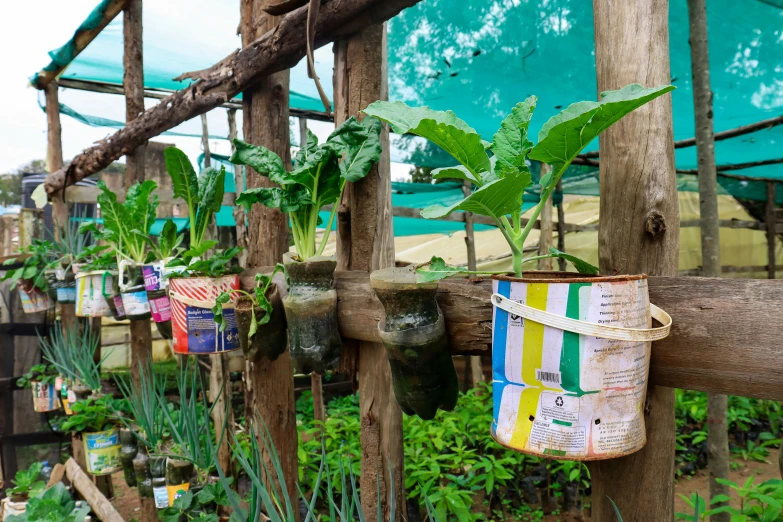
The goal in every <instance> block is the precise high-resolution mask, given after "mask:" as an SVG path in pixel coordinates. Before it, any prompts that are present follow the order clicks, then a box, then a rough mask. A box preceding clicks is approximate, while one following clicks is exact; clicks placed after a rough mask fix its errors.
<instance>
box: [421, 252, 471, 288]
mask: <svg viewBox="0 0 783 522" xmlns="http://www.w3.org/2000/svg"><path fill="white" fill-rule="evenodd" d="M467 272H468V269H467V268H466V267H464V266H451V265H447V264H446V262H445V261H444V260H443V258H441V257H438V256H432V259H431V260H430V262H429V264H427V265H426V266H423V267H420V268H417V269H416V282H417V283H431V282H433V281H440V280H441V279H445V278H447V277H452V276H456V275H460V274H465V273H467Z"/></svg>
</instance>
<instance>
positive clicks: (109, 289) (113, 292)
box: [101, 273, 125, 321]
mask: <svg viewBox="0 0 783 522" xmlns="http://www.w3.org/2000/svg"><path fill="white" fill-rule="evenodd" d="M101 293H102V294H103V299H104V300H105V301H106V306H108V307H109V310H110V311H111V317H112V318H113V319H114V320H116V321H121V320H123V319H125V306H124V305H123V304H122V295H121V294H120V285H119V278H118V277H116V276H115V275H112V277H110V278H109V277H108V276H107V274H106V273H104V274H103V277H102V278H101Z"/></svg>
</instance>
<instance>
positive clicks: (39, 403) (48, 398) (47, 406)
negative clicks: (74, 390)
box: [30, 381, 60, 413]
mask: <svg viewBox="0 0 783 522" xmlns="http://www.w3.org/2000/svg"><path fill="white" fill-rule="evenodd" d="M30 389H31V390H32V392H33V410H35V411H36V412H38V413H45V412H50V411H56V410H59V409H60V399H59V398H58V397H57V391H56V390H55V389H54V382H41V381H30Z"/></svg>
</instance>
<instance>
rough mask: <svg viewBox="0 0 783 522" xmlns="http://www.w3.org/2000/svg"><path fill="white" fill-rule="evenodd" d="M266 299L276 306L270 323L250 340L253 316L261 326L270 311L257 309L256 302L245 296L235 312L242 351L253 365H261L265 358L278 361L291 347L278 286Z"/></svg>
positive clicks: (272, 289) (240, 299) (241, 298)
mask: <svg viewBox="0 0 783 522" xmlns="http://www.w3.org/2000/svg"><path fill="white" fill-rule="evenodd" d="M266 297H267V299H268V300H269V302H270V303H271V305H272V316H271V317H270V319H269V322H268V323H266V324H263V325H260V326H258V329H257V330H256V333H255V334H254V335H253V337H252V338H250V339H249V340H248V335H249V333H250V323H251V322H252V318H253V312H255V316H256V321H257V322H258V321H260V320H261V318H262V317H263V316H264V315H266V311H265V310H264V309H263V308H261V307H260V306H254V303H253V300H252V299H250V298H249V297H247V296H244V295H243V296H240V297H239V299H237V301H236V305H235V308H234V312H235V314H236V320H237V330H238V332H239V344H240V346H241V347H242V352H243V353H244V354H245V358H246V359H247V360H248V361H251V362H258V361H260V360H261V359H262V358H263V357H266V358H267V359H269V360H270V361H274V360H277V358H278V357H280V354H282V353H283V352H284V351H285V349H286V346H287V344H288V339H287V336H286V317H285V309H284V308H283V300H282V299H281V298H280V292H279V290H278V288H277V285H276V284H275V283H272V284H271V285H269V288H268V289H267V292H266Z"/></svg>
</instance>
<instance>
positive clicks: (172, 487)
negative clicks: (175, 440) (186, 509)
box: [166, 458, 195, 506]
mask: <svg viewBox="0 0 783 522" xmlns="http://www.w3.org/2000/svg"><path fill="white" fill-rule="evenodd" d="M194 472H195V466H194V465H193V463H192V462H188V461H187V460H181V459H174V458H170V459H168V462H166V491H167V494H168V503H169V506H173V505H174V501H175V500H176V499H178V498H179V497H181V496H182V495H184V494H185V493H187V492H188V491H189V490H190V485H191V481H192V479H193V474H194Z"/></svg>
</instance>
